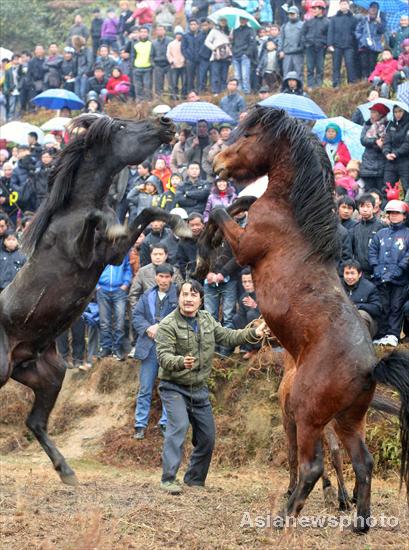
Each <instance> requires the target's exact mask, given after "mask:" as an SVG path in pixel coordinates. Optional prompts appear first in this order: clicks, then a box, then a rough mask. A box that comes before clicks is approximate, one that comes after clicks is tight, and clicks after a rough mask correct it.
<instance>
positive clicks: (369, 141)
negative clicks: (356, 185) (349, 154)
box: [361, 103, 389, 192]
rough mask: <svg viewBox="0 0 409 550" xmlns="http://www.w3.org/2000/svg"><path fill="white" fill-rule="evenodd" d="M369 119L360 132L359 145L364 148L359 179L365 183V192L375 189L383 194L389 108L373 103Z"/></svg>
mask: <svg viewBox="0 0 409 550" xmlns="http://www.w3.org/2000/svg"><path fill="white" fill-rule="evenodd" d="M369 112H370V119H369V120H367V121H366V122H365V124H364V126H363V128H362V132H361V144H362V145H363V146H364V147H365V151H364V154H363V155H362V163H361V178H362V179H363V180H364V182H365V190H366V191H367V190H368V189H370V188H373V187H374V188H376V189H378V190H379V191H381V192H383V184H384V178H383V173H384V169H385V163H386V159H385V156H384V154H383V147H384V143H385V134H386V128H387V126H388V124H389V123H388V120H387V118H386V117H387V114H388V113H389V108H388V107H387V106H386V105H384V104H383V103H375V104H374V105H372V107H370V109H369Z"/></svg>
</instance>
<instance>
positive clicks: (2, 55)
mask: <svg viewBox="0 0 409 550" xmlns="http://www.w3.org/2000/svg"><path fill="white" fill-rule="evenodd" d="M12 55H13V52H12V51H11V50H8V49H7V48H2V47H0V61H1V60H2V59H8V60H9V61H10V60H11V58H12Z"/></svg>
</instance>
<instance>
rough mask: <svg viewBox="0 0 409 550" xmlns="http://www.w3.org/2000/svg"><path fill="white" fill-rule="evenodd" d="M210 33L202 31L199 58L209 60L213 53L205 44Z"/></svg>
mask: <svg viewBox="0 0 409 550" xmlns="http://www.w3.org/2000/svg"><path fill="white" fill-rule="evenodd" d="M209 32H210V31H209ZM208 34H209V33H208V32H207V33H204V32H202V36H201V40H200V47H199V59H200V60H201V61H209V60H210V57H211V55H212V50H211V49H210V48H208V47H207V46H206V44H205V42H206V38H207V36H208Z"/></svg>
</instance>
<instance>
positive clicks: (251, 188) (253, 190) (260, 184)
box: [239, 176, 268, 198]
mask: <svg viewBox="0 0 409 550" xmlns="http://www.w3.org/2000/svg"><path fill="white" fill-rule="evenodd" d="M267 186H268V176H261V178H258V179H256V181H253V183H250V184H249V185H246V187H245V188H244V189H242V190H241V191H240V193H239V197H248V196H250V197H257V198H259V197H261V195H262V194H263V193H264V191H265V190H266V189H267Z"/></svg>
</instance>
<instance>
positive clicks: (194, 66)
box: [186, 60, 199, 92]
mask: <svg viewBox="0 0 409 550" xmlns="http://www.w3.org/2000/svg"><path fill="white" fill-rule="evenodd" d="M186 86H187V91H188V92H191V91H192V90H197V89H198V88H199V61H187V60H186Z"/></svg>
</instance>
